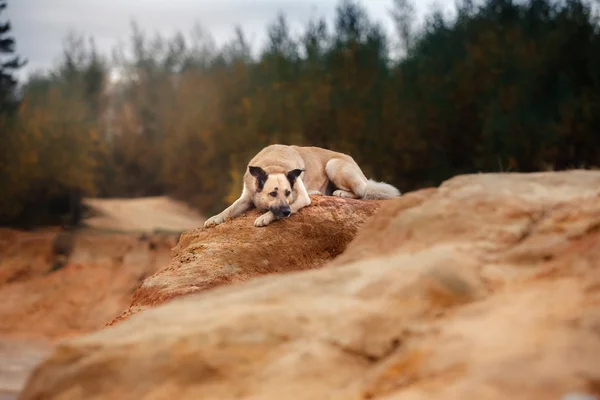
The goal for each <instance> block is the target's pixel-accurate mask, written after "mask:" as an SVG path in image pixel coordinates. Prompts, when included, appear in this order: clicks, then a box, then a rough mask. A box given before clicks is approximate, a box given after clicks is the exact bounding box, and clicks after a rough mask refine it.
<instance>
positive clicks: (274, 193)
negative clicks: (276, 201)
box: [269, 192, 277, 197]
mask: <svg viewBox="0 0 600 400" xmlns="http://www.w3.org/2000/svg"><path fill="white" fill-rule="evenodd" d="M269 196H271V197H277V192H271V193H269Z"/></svg>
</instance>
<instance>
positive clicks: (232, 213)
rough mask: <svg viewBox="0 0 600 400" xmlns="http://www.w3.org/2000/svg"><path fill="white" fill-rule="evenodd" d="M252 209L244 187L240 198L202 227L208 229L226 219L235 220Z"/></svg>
mask: <svg viewBox="0 0 600 400" xmlns="http://www.w3.org/2000/svg"><path fill="white" fill-rule="evenodd" d="M252 207H253V204H252V199H251V198H250V195H249V194H248V191H247V190H246V188H245V187H244V190H243V191H242V195H241V196H240V198H239V199H237V200H236V201H234V202H233V204H232V205H230V206H229V207H227V208H226V209H225V210H223V211H222V212H221V213H219V214H217V215H215V216H213V217H210V218H209V219H207V220H206V222H205V223H204V227H205V228H209V227H211V226H215V225H219V224H222V223H223V222H225V220H226V219H230V218H235V217H237V216H238V215H240V214H242V213H244V212H245V211H247V210H249V209H250V208H252Z"/></svg>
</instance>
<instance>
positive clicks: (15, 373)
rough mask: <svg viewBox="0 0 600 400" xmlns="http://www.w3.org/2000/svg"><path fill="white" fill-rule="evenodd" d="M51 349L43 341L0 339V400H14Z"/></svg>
mask: <svg viewBox="0 0 600 400" xmlns="http://www.w3.org/2000/svg"><path fill="white" fill-rule="evenodd" d="M50 349H51V345H50V344H49V343H47V342H45V341H41V340H40V341H34V340H19V339H8V338H1V337H0V400H16V399H17V397H18V395H19V392H20V390H21V388H22V387H23V385H24V384H25V381H26V379H27V377H28V376H29V373H30V372H31V370H32V369H33V368H34V367H35V366H36V364H37V363H38V362H39V361H41V360H42V359H43V358H44V356H46V354H48V352H49V351H50Z"/></svg>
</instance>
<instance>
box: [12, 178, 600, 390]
mask: <svg viewBox="0 0 600 400" xmlns="http://www.w3.org/2000/svg"><path fill="white" fill-rule="evenodd" d="M409 196H410V197H409ZM411 198H412V200H411ZM324 201H327V200H324ZM248 220H250V219H248ZM226 229H229V228H228V226H227V225H225V226H223V227H222V228H221V230H222V231H224V230H226ZM267 229H271V230H272V231H273V232H277V235H285V234H286V231H285V225H284V224H280V225H273V227H268V228H267ZM316 229H323V228H318V227H317V228H316ZM307 230H308V228H307ZM262 232H268V231H267V230H265V231H262ZM199 234H200V232H199V231H197V232H195V233H192V234H191V236H188V238H191V237H192V236H193V235H199ZM213 235H215V233H213ZM232 235H233V233H232ZM261 235H265V237H267V233H261ZM268 236H269V237H273V236H274V235H268ZM233 237H236V236H233ZM320 238H321V240H324V241H325V240H328V238H324V237H322V236H321V237H320ZM235 240H238V239H235ZM303 240H304V239H303ZM314 240H319V238H318V237H315V239H314ZM193 243H194V242H193V241H190V240H187V241H186V240H183V241H182V243H181V245H180V249H179V255H178V257H181V255H182V254H184V253H186V252H187V253H193V251H192V250H193V248H194V244H193ZM240 244H242V243H240ZM184 249H188V250H185V251H184ZM225 250H226V248H224V247H220V248H219V250H218V251H215V252H214V253H212V254H213V255H212V257H224V256H223V254H224V253H225ZM281 251H282V252H285V251H287V249H282V250H281ZM298 254H300V253H298ZM283 257H285V256H282V262H283V259H284V258H283ZM183 261H184V260H182V259H180V260H177V259H176V260H175V261H174V262H175V263H182V262H183ZM250 261H252V259H250ZM187 262H188V263H189V264H194V263H195V264H198V262H199V260H197V259H195V260H194V259H190V260H189V261H187ZM238 262H240V263H241V264H239V265H240V268H242V266H244V265H245V264H244V263H242V262H243V260H238ZM177 265H179V264H177ZM216 266H217V265H215V267H216ZM186 268H188V267H184V266H183V264H182V267H181V268H180V270H181V271H180V272H179V273H177V272H176V271H174V272H173V278H172V279H171V280H170V281H171V282H173V285H174V286H175V287H176V291H177V293H181V292H182V290H183V288H180V287H177V285H178V283H179V282H183V280H182V281H179V280H177V279H176V278H175V277H176V276H178V275H179V274H181V275H179V276H184V275H185V274H186V273H187V272H186V271H187V269H186ZM599 268H600V172H586V171H570V172H563V173H539V174H489V175H488V174H480V175H469V176H460V177H456V178H454V179H451V180H449V181H447V182H445V183H444V184H443V185H441V187H440V188H439V189H437V190H425V191H421V192H417V193H413V194H409V195H406V197H403V198H400V199H397V200H392V201H389V202H386V204H385V205H384V206H382V207H381V209H380V210H379V212H378V213H377V214H376V216H375V217H373V218H372V219H371V220H369V221H368V222H367V223H365V224H364V225H363V227H362V228H361V232H360V235H358V236H357V237H356V239H355V240H354V241H353V242H352V243H351V244H350V245H349V247H348V251H347V252H346V253H345V254H344V255H342V256H341V257H340V258H339V259H337V260H335V261H334V262H333V263H331V267H328V268H322V269H319V270H313V271H302V272H295V273H290V274H285V275H283V276H267V277H260V278H255V279H252V280H251V281H249V282H246V283H244V284H241V285H233V286H226V287H218V288H215V289H212V290H209V291H205V292H203V293H200V294H198V295H195V296H187V297H184V298H181V299H175V300H173V301H171V302H169V303H168V304H164V305H161V306H158V307H156V308H152V309H149V310H146V311H145V312H143V313H140V314H138V315H134V316H132V317H131V318H130V319H128V320H126V321H123V322H122V323H119V324H117V325H116V326H114V327H110V328H107V329H104V330H102V331H99V332H96V333H93V334H91V335H88V336H85V337H80V338H76V339H73V340H69V341H68V342H65V343H64V344H61V345H60V346H58V347H57V348H56V349H55V351H54V352H53V354H52V355H51V356H50V357H49V358H48V359H47V360H46V361H44V362H43V363H42V364H41V365H40V366H39V367H38V368H37V369H36V371H35V372H34V374H33V375H32V376H31V378H30V380H29V381H28V384H27V386H26V389H25V390H24V392H23V393H22V395H21V397H20V398H21V399H23V400H33V399H42V398H43V399H49V400H50V399H61V400H69V399H81V398H85V399H90V400H94V399H105V398H110V399H113V400H117V399H153V400H156V399H184V400H185V399H206V400H209V399H344V400H353V399H386V400H415V399H431V398H434V399H469V398H472V399H506V398H511V399H523V400H525V399H527V400H531V399H535V400H537V399H540V400H542V399H544V400H546V399H560V398H561V397H563V396H566V395H567V394H569V393H581V394H587V395H596V396H598V395H600V368H598V367H599V362H598V359H599V357H598V356H599V355H600V307H599V306H600V273H599ZM282 269H283V268H282ZM185 279H186V280H189V279H190V278H189V277H186V278H185ZM161 290H162V289H161ZM165 290H166V289H165Z"/></svg>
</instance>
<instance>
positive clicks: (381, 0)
mask: <svg viewBox="0 0 600 400" xmlns="http://www.w3.org/2000/svg"><path fill="white" fill-rule="evenodd" d="M414 3H415V4H417V7H418V14H419V15H421V16H422V15H424V13H425V12H426V11H427V9H428V8H430V7H431V6H432V4H438V5H440V6H442V7H443V8H445V9H448V8H452V4H453V3H454V1H453V0H416V1H414ZM337 4H338V0H8V8H7V9H6V10H5V12H3V13H2V15H1V16H0V20H5V19H6V18H8V19H10V21H11V23H12V30H13V35H14V36H15V38H16V40H17V51H18V53H19V54H20V55H21V56H23V57H25V58H27V59H28V60H29V63H28V66H27V68H26V69H25V70H24V71H22V72H21V73H20V75H22V76H24V75H26V74H27V73H28V72H30V71H32V70H36V69H45V68H48V67H50V66H52V65H53V63H54V62H55V61H56V60H57V57H58V56H59V54H60V52H61V49H62V44H63V41H64V38H65V36H66V35H67V33H68V32H69V30H74V31H76V32H79V33H83V34H85V35H92V36H93V37H94V39H95V41H96V45H97V47H98V48H99V49H100V50H101V51H102V52H107V53H108V52H109V51H110V50H111V49H112V48H113V47H114V46H115V45H116V44H117V43H118V41H119V40H127V38H128V36H129V34H130V32H131V30H130V22H131V21H132V19H134V20H135V21H136V22H137V23H138V24H139V25H140V27H141V28H142V29H143V30H144V31H146V32H148V33H151V32H160V33H162V34H165V35H170V34H172V33H174V32H176V31H178V30H179V31H182V32H183V33H188V32H189V31H191V29H192V28H193V26H194V24H195V23H200V25H201V26H202V27H203V28H205V29H206V30H208V31H209V32H210V33H211V34H212V36H213V37H214V38H215V40H216V42H217V43H223V42H224V41H226V40H228V39H230V38H231V37H232V36H233V29H234V25H236V24H239V25H241V26H242V27H243V29H244V32H245V33H246V36H247V37H248V39H249V40H250V42H251V44H252V45H253V47H258V46H260V45H261V44H262V41H263V40H264V31H265V27H266V25H267V23H268V22H270V21H272V20H273V18H274V17H275V16H276V14H277V13H278V12H279V11H283V12H284V13H285V14H286V15H287V17H288V21H289V22H290V25H291V26H292V28H295V29H298V28H299V27H301V26H302V25H304V24H305V23H306V21H308V20H309V19H310V18H311V17H313V16H323V17H325V18H326V19H327V20H328V21H332V19H333V16H334V15H335V7H336V5H337ZM362 4H364V6H365V7H366V8H367V9H368V11H369V14H370V16H371V18H372V19H374V20H377V21H379V22H381V23H382V24H383V25H384V27H385V28H386V29H388V30H390V31H391V30H392V29H393V27H392V25H391V20H390V18H389V9H390V7H391V4H392V0H363V1H362Z"/></svg>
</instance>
